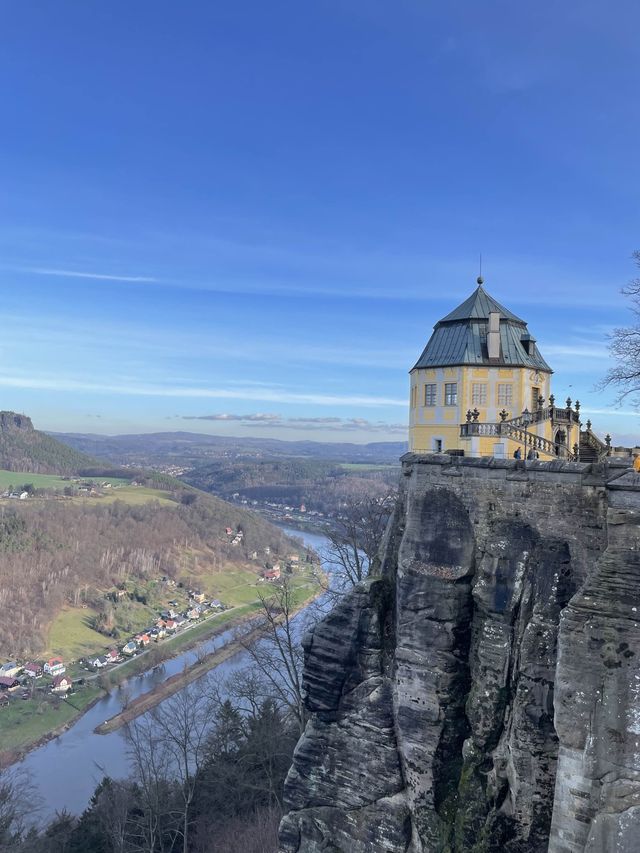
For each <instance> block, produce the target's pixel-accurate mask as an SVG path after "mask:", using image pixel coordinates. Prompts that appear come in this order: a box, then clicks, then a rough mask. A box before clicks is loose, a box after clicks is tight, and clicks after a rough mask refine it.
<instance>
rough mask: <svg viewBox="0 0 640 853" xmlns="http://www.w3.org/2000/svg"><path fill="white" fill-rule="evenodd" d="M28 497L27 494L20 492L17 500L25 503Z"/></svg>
mask: <svg viewBox="0 0 640 853" xmlns="http://www.w3.org/2000/svg"><path fill="white" fill-rule="evenodd" d="M28 497H29V492H20V498H19V500H21V501H26V499H27V498H28Z"/></svg>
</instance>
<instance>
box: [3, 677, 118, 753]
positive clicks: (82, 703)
mask: <svg viewBox="0 0 640 853" xmlns="http://www.w3.org/2000/svg"><path fill="white" fill-rule="evenodd" d="M105 695H106V691H105V690H104V689H103V688H102V687H99V686H98V685H95V686H94V685H92V686H87V687H85V688H83V689H81V690H79V691H78V692H77V693H74V694H72V695H71V696H66V697H64V698H60V700H59V703H58V704H57V706H50V707H48V708H47V707H43V702H42V700H40V699H29V700H27V701H25V702H23V701H21V702H20V704H18V702H17V701H16V702H15V703H14V705H13V707H11V706H10V707H7V708H3V709H2V711H1V712H0V713H2V718H1V719H2V724H3V731H2V732H1V733H0V769H3V768H5V767H8V766H9V765H10V764H15V763H16V761H21V760H22V759H23V758H24V757H25V755H27V753H29V752H30V751H31V750H32V749H37V748H38V747H39V746H43V745H44V744H45V743H48V742H49V741H50V740H53V739H54V738H57V737H59V736H60V735H61V734H63V732H66V731H67V729H69V728H71V726H72V725H74V724H75V723H76V722H77V721H78V720H79V719H80V717H82V715H83V714H86V713H87V711H89V710H90V709H91V708H93V706H94V705H95V704H96V703H97V702H99V701H100V699H102V698H103V696H105Z"/></svg>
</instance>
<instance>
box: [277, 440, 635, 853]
mask: <svg viewBox="0 0 640 853" xmlns="http://www.w3.org/2000/svg"><path fill="white" fill-rule="evenodd" d="M403 475H404V476H403V483H402V489H401V495H400V498H399V501H398V504H397V507H396V511H395V515H394V518H393V519H392V522H391V524H390V526H389V529H388V531H387V535H386V540H385V543H384V546H383V549H382V552H381V555H380V564H379V565H378V566H377V567H376V568H375V571H374V573H373V575H372V577H370V578H369V579H368V581H367V582H366V583H365V584H363V585H362V586H361V587H359V588H357V589H355V590H354V591H353V593H351V594H350V595H348V596H346V597H345V598H344V599H343V600H342V601H341V602H340V603H339V605H338V606H337V607H336V608H335V609H334V610H333V612H332V613H330V614H329V616H328V617H327V618H326V619H325V620H324V621H323V622H321V623H320V624H318V625H317V626H316V628H315V630H314V631H313V632H312V633H311V634H310V635H309V636H308V637H307V638H306V640H305V672H304V682H305V687H306V691H307V699H306V701H307V707H308V711H309V714H310V720H309V723H308V725H307V729H306V732H305V734H304V736H303V737H302V739H301V740H300V743H299V744H298V747H297V750H296V754H295V756H294V764H293V767H292V769H291V771H290V774H289V778H288V781H287V788H286V797H287V808H288V812H287V814H286V815H285V817H284V819H283V821H282V825H281V829H280V849H281V851H282V853H320V852H321V851H322V853H343V852H344V853H373V851H381V852H382V853H385V851H386V852H387V853H401V851H402V853H436V851H437V853H494V851H501V852H502V853H547V851H548V853H587V851H588V853H632V851H634V853H635V851H637V850H638V849H640V842H638V838H640V667H639V663H638V661H639V659H640V619H638V617H639V615H640V614H639V611H638V608H640V586H639V582H640V475H638V474H635V473H634V472H632V471H630V470H629V469H628V468H627V467H626V466H623V465H622V464H621V463H617V462H616V461H615V460H614V461H611V462H610V463H608V464H605V465H595V464H594V465H586V464H580V463H567V462H560V461H558V462H551V463H542V462H531V463H525V462H518V461H514V460H504V461H498V460H488V459H478V460H467V459H450V458H448V457H438V456H432V457H421V456H411V455H408V456H406V457H404V458H403ZM636 620H638V621H636Z"/></svg>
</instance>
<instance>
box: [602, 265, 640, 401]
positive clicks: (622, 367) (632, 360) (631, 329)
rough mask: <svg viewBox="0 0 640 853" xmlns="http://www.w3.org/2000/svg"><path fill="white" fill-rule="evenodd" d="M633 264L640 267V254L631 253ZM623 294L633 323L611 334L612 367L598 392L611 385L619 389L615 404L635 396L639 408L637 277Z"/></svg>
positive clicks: (639, 307) (639, 294)
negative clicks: (628, 302)
mask: <svg viewBox="0 0 640 853" xmlns="http://www.w3.org/2000/svg"><path fill="white" fill-rule="evenodd" d="M633 258H634V260H635V262H636V265H637V266H638V267H640V251H638V252H634V253H633ZM622 293H623V294H624V295H625V296H628V297H629V300H630V303H631V304H630V306H629V310H630V311H631V313H632V315H633V317H634V322H633V323H632V325H630V326H623V327H620V328H618V329H614V330H613V333H612V335H611V339H610V344H609V352H610V353H611V355H612V357H613V359H614V361H615V362H616V363H615V365H614V366H613V367H612V368H611V369H610V370H609V371H608V372H607V374H606V375H605V377H604V379H603V380H602V382H601V383H600V385H599V388H600V390H603V389H604V388H606V387H609V386H613V387H615V388H617V389H618V397H617V401H616V402H618V403H621V402H622V401H623V400H624V399H625V398H626V397H628V396H629V395H637V396H635V399H634V400H633V403H634V405H636V406H640V278H635V279H633V280H632V281H630V282H629V284H628V285H627V286H626V287H625V288H623V290H622Z"/></svg>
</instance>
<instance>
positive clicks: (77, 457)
mask: <svg viewBox="0 0 640 853" xmlns="http://www.w3.org/2000/svg"><path fill="white" fill-rule="evenodd" d="M104 467H105V465H104V462H99V461H97V460H96V459H95V458H94V457H92V456H89V455H88V454H86V453H82V452H81V451H79V450H75V449H74V448H72V447H69V445H68V444H63V443H62V442H61V441H57V440H56V439H55V438H52V437H51V436H50V435H47V433H45V432H40V430H37V429H34V427H33V423H32V422H31V418H29V417H27V415H21V414H17V413H16V412H6V411H4V412H0V469H3V470H5V471H22V472H29V473H32V474H61V475H70V474H81V473H83V472H84V471H86V470H89V469H98V468H99V469H104Z"/></svg>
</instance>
